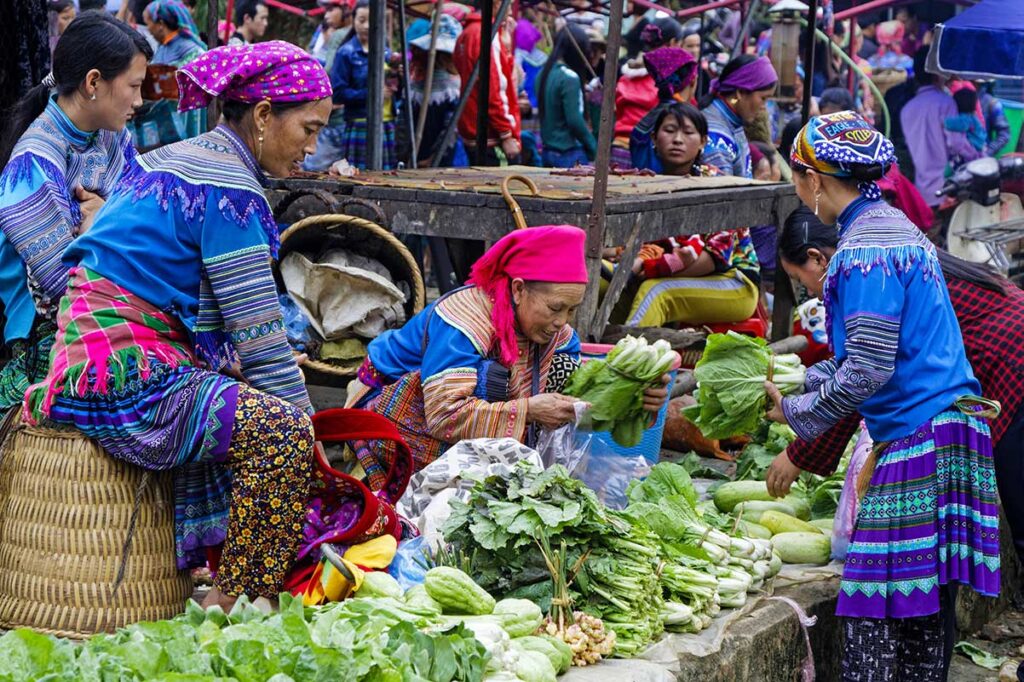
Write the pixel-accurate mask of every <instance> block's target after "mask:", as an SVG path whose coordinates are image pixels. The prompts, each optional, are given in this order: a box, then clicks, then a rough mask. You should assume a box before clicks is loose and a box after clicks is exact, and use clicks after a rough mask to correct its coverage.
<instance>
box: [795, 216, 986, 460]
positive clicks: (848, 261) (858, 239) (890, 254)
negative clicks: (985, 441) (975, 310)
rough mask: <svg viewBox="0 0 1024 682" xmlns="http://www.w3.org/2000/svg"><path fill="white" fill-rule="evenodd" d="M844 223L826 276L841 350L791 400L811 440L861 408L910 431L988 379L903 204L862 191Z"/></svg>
mask: <svg viewBox="0 0 1024 682" xmlns="http://www.w3.org/2000/svg"><path fill="white" fill-rule="evenodd" d="M838 224H839V229H840V232H839V246H838V249H837V251H836V253H835V255H834V256H833V257H832V260H831V261H830V262H829V266H828V276H827V279H826V281H825V309H826V311H827V315H828V322H829V344H830V345H831V346H832V349H833V351H834V353H835V357H834V358H833V359H831V360H826V361H824V362H820V363H818V364H816V365H814V366H813V367H811V368H810V369H809V370H808V373H807V385H806V388H807V391H808V393H806V394H804V395H802V396H790V397H788V398H786V399H785V400H784V401H783V409H784V412H785V414H786V418H787V421H789V424H790V426H792V427H793V430H794V431H795V432H796V434H797V435H798V436H799V437H800V438H801V439H803V440H812V439H814V438H816V437H817V436H819V435H821V434H822V433H824V432H825V431H826V430H827V429H828V428H829V427H831V426H832V425H833V424H835V423H837V422H838V421H839V420H840V419H842V418H843V417H845V416H847V415H849V414H851V413H853V412H854V411H856V410H858V409H859V410H860V412H861V414H862V415H864V420H865V423H866V424H867V426H868V431H869V432H870V433H871V435H872V437H873V438H874V439H875V440H876V441H879V442H881V441H892V440H896V439H898V438H903V437H905V436H909V435H911V434H912V433H914V431H915V430H916V429H917V428H918V427H919V426H921V425H922V424H924V423H925V422H926V421H928V420H930V419H931V418H932V417H934V416H935V415H937V414H939V413H940V412H942V411H943V410H946V409H949V408H950V407H951V406H952V405H953V403H954V402H956V400H957V399H958V398H961V397H964V396H967V395H980V394H981V386H980V385H979V384H978V380H977V379H975V377H974V372H973V371H972V370H971V366H970V365H969V364H968V362H967V356H966V353H965V352H964V344H963V340H962V338H961V335H960V327H959V325H958V324H957V320H956V316H955V314H954V312H953V306H952V304H951V303H950V300H949V294H948V293H947V291H946V287H945V286H944V282H943V279H942V273H941V271H940V269H939V264H938V259H937V258H936V256H935V247H934V246H933V245H932V244H931V242H929V241H928V240H927V239H926V238H925V236H924V235H923V234H922V233H921V231H920V230H918V229H917V227H916V226H915V225H914V224H913V223H911V222H910V220H908V219H907V217H906V216H905V215H904V214H903V213H902V212H901V211H899V210H897V209H894V208H891V207H889V206H887V205H886V204H884V203H882V202H872V201H869V200H867V199H865V198H863V197H862V198H860V199H857V200H856V201H854V202H853V203H852V204H850V206H848V207H847V208H846V210H844V211H843V213H842V215H840V216H839V219H838Z"/></svg>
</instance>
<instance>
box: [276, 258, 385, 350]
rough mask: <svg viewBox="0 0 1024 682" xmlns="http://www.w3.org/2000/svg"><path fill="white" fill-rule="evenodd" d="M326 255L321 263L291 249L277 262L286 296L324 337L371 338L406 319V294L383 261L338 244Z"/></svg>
mask: <svg viewBox="0 0 1024 682" xmlns="http://www.w3.org/2000/svg"><path fill="white" fill-rule="evenodd" d="M325 256H326V257H327V260H325V261H324V262H320V263H314V262H312V261H310V260H309V259H308V258H306V257H305V256H304V255H302V254H301V253H298V252H295V251H293V252H292V253H289V254H288V255H287V256H285V258H284V260H283V261H281V278H282V279H283V280H284V285H285V289H286V290H287V291H288V295H289V296H291V298H292V300H293V301H295V304H296V305H297V306H298V307H299V308H300V309H301V310H302V312H303V314H305V316H306V318H307V319H308V320H309V322H310V324H311V325H312V326H313V328H314V329H316V331H317V333H318V334H320V336H321V337H322V338H323V339H324V340H326V341H334V340H337V339H342V338H348V337H351V336H353V335H355V336H361V337H364V338H368V339H372V338H376V337H377V336H379V335H380V334H381V332H383V331H384V330H385V329H389V328H391V327H395V326H398V325H400V324H402V323H403V322H404V321H405V309H404V308H403V303H404V302H405V295H404V294H403V293H402V291H401V290H400V289H399V288H398V287H397V286H395V285H394V284H393V283H392V282H391V281H390V280H389V279H388V275H387V274H386V273H387V271H386V270H384V268H383V266H381V265H380V264H379V263H376V264H375V266H374V265H371V264H370V263H371V261H370V259H367V258H365V257H362V256H356V255H354V254H350V253H347V252H345V251H342V250H340V249H335V250H333V251H328V252H327V253H326V254H325ZM367 267H370V268H373V269H372V270H371V269H367ZM374 270H383V271H384V273H385V274H384V275H381V274H379V272H374Z"/></svg>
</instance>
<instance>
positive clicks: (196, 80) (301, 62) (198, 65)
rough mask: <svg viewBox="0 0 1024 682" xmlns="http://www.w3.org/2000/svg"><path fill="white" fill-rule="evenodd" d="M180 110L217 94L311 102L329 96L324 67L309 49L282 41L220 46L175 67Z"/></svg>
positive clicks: (240, 98)
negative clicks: (179, 66) (181, 65)
mask: <svg viewBox="0 0 1024 682" xmlns="http://www.w3.org/2000/svg"><path fill="white" fill-rule="evenodd" d="M177 79H178V92H179V100H178V111H190V110H192V109H198V108H200V107H205V106H207V105H209V104H210V102H211V101H212V100H213V99H214V98H215V97H222V98H224V99H227V100H232V101H236V102H245V103H247V104H254V103H256V102H259V101H261V100H269V101H271V102H313V101H316V100H321V99H324V98H327V97H330V96H331V80H330V78H328V77H327V72H326V71H324V67H323V66H321V65H320V62H318V61H317V60H316V59H315V58H313V57H312V56H311V55H310V54H309V53H308V52H306V51H305V50H302V49H300V48H298V47H295V46H294V45H292V44H290V43H286V42H284V41H281V40H271V41H269V42H265V43H257V44H255V45H236V46H228V47H218V48H216V49H214V50H210V51H209V52H207V53H206V54H204V55H202V56H201V57H199V58H198V59H195V60H193V61H191V62H189V63H188V64H185V65H184V66H183V67H181V68H180V69H178V73H177Z"/></svg>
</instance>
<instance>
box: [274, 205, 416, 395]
mask: <svg viewBox="0 0 1024 682" xmlns="http://www.w3.org/2000/svg"><path fill="white" fill-rule="evenodd" d="M336 248H342V249H349V250H351V251H354V252H356V253H359V254H362V255H364V256H367V257H369V258H373V259H376V260H378V261H380V263H381V264H382V265H383V266H384V267H385V268H387V270H388V272H389V273H391V277H392V281H393V282H395V283H396V284H398V283H399V282H405V283H406V285H407V286H408V287H409V291H410V296H409V300H407V301H406V302H405V314H406V319H409V318H411V317H412V316H413V315H415V314H416V313H418V312H420V311H421V310H423V306H424V305H425V304H426V290H425V289H424V286H423V274H422V273H421V272H420V269H419V266H418V265H417V264H416V259H415V258H413V255H412V254H411V253H410V252H409V249H407V248H406V247H405V244H403V243H402V242H400V241H399V240H398V239H397V238H396V237H395V235H393V234H391V233H390V232H388V231H387V230H386V229H384V228H383V227H381V226H380V225H378V224H376V223H374V222H371V221H369V220H366V219H364V218H357V217H355V216H350V215H344V214H341V213H336V214H330V215H315V216H310V217H308V218H303V219H302V220H300V221H298V222H297V223H294V224H293V225H292V226H291V227H289V228H288V229H287V230H285V231H284V232H283V233H281V248H280V251H279V253H278V260H279V261H281V260H284V257H285V256H286V255H288V254H289V253H290V252H292V251H299V252H302V253H305V254H313V255H315V254H317V253H319V252H321V251H325V250H327V249H336ZM362 363H363V361H362V359H359V360H353V361H351V362H349V363H345V364H340V363H339V364H335V363H331V362H324V361H322V360H307V361H306V363H305V364H304V365H303V367H309V368H311V369H314V370H316V371H319V372H323V373H325V374H331V375H335V376H343V377H354V376H355V375H356V371H357V370H358V369H359V366H360V365H361V364H362Z"/></svg>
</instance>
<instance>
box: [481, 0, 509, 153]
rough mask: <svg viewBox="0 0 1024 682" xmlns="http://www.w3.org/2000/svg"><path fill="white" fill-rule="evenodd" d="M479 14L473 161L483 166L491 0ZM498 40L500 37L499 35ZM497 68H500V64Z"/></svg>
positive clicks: (493, 25)
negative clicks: (478, 67)
mask: <svg viewBox="0 0 1024 682" xmlns="http://www.w3.org/2000/svg"><path fill="white" fill-rule="evenodd" d="M480 15H481V17H482V18H481V20H480V56H479V57H478V58H477V64H479V65H480V82H479V83H478V88H477V93H476V159H474V162H475V163H477V164H479V165H481V166H485V165H487V161H486V159H487V119H488V114H489V113H490V112H489V111H488V106H487V104H488V102H490V101H491V97H490V95H491V61H492V60H491V45H492V44H493V42H494V36H495V34H496V33H497V31H496V30H495V28H496V24H497V22H495V21H494V3H493V2H492V0H484V2H483V7H481V8H480ZM499 16H500V13H499ZM498 40H501V38H500V37H499V38H498ZM498 68H499V69H500V68H501V65H500V64H499V65H498ZM499 87H500V86H499ZM511 104H512V103H511V102H510V103H509V105H510V106H511Z"/></svg>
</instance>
